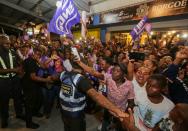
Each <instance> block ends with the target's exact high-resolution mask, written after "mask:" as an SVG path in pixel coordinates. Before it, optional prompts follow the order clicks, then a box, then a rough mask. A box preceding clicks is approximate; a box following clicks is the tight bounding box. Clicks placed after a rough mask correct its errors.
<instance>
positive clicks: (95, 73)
mask: <svg viewBox="0 0 188 131" xmlns="http://www.w3.org/2000/svg"><path fill="white" fill-rule="evenodd" d="M77 63H78V65H79V66H80V67H81V68H82V69H83V70H84V71H86V72H88V73H89V74H91V75H93V76H95V77H97V78H99V79H102V80H104V75H103V74H102V73H100V72H98V71H95V70H94V69H93V68H92V67H89V66H87V65H85V64H84V63H83V62H81V61H77Z"/></svg>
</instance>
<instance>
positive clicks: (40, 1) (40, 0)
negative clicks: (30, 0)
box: [30, 0, 44, 10]
mask: <svg viewBox="0 0 188 131" xmlns="http://www.w3.org/2000/svg"><path fill="white" fill-rule="evenodd" d="M43 1H44V0H39V1H38V2H37V3H36V4H35V5H34V6H33V7H31V9H30V10H34V9H35V8H36V7H37V6H38V5H40V3H42V2H43Z"/></svg>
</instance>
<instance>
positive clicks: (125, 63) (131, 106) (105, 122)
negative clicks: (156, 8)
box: [0, 34, 188, 131]
mask: <svg viewBox="0 0 188 131" xmlns="http://www.w3.org/2000/svg"><path fill="white" fill-rule="evenodd" d="M40 38H42V37H40ZM186 42H187V41H186V40H184V41H183V42H182V41H181V42H180V40H179V41H176V42H174V41H173V39H171V40H170V41H169V42H168V44H166V45H165V46H163V47H161V46H160V44H159V43H158V41H157V40H155V39H152V40H149V39H148V42H147V44H145V45H142V46H140V45H139V44H138V45H137V43H139V41H138V42H134V43H132V44H130V45H125V44H124V43H120V42H118V41H116V40H115V39H113V40H112V41H110V42H106V43H101V42H100V40H96V39H95V38H89V37H88V38H87V39H85V40H81V41H79V43H75V42H74V41H73V40H72V39H71V38H68V37H64V38H63V39H61V40H53V41H50V42H49V41H48V40H47V39H38V38H35V39H28V40H27V41H24V40H20V39H15V37H9V36H7V35H5V34H1V35H0V117H1V127H2V128H7V127H8V118H9V100H10V98H13V100H14V108H15V114H16V118H18V119H22V120H24V121H26V127H27V128H32V129H37V128H39V124H37V123H35V122H33V119H32V118H33V117H43V116H45V117H46V119H50V115H51V111H52V108H53V107H54V103H55V104H57V105H56V106H57V107H58V108H59V109H60V112H61V114H62V120H63V123H64V129H65V131H84V130H86V121H85V112H90V113H92V112H95V111H97V110H95V109H96V107H97V106H98V105H100V107H101V109H100V110H102V113H103V117H102V119H101V125H99V130H101V131H112V130H113V131H114V130H116V131H123V130H130V131H151V130H153V131H161V130H162V131H187V130H188V105H187V104H188V47H187V46H186ZM178 43H181V44H178ZM74 49H76V51H75V50H74ZM75 52H76V53H75Z"/></svg>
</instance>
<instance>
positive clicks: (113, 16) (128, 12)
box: [100, 0, 188, 24]
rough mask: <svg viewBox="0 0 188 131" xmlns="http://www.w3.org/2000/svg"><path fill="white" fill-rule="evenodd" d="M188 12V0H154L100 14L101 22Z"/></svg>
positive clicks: (116, 21) (115, 21)
mask: <svg viewBox="0 0 188 131" xmlns="http://www.w3.org/2000/svg"><path fill="white" fill-rule="evenodd" d="M186 13H188V0H154V1H150V2H146V3H143V4H140V5H135V6H132V7H126V8H122V9H117V10H113V11H109V12H104V13H101V14H100V24H108V23H118V22H125V21H126V20H139V19H141V18H143V17H144V16H147V17H148V18H156V17H163V16H173V15H178V14H186Z"/></svg>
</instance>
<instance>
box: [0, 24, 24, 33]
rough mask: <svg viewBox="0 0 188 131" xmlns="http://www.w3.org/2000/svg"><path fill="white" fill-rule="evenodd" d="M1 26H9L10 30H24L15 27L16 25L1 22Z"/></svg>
mask: <svg viewBox="0 0 188 131" xmlns="http://www.w3.org/2000/svg"><path fill="white" fill-rule="evenodd" d="M0 25H3V26H7V27H10V28H14V29H17V30H20V31H23V29H21V28H18V27H17V26H15V25H11V24H7V23H4V22H0Z"/></svg>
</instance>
